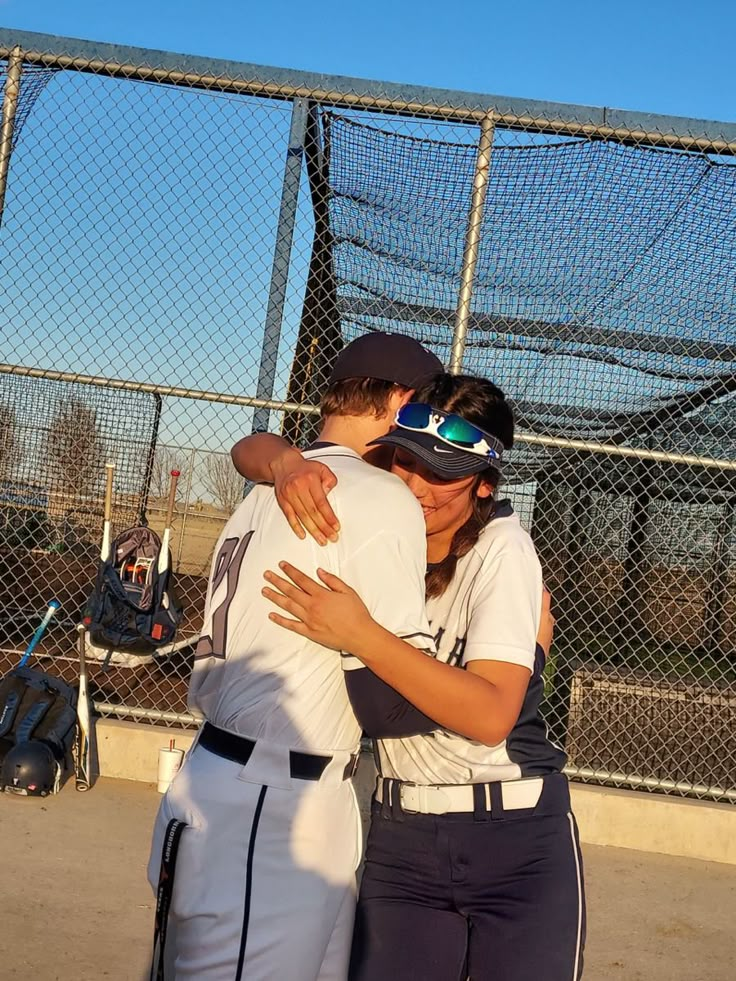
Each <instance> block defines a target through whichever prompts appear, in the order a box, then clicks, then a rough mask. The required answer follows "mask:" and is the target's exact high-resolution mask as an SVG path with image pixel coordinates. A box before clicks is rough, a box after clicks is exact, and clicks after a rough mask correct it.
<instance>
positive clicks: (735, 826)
mask: <svg viewBox="0 0 736 981" xmlns="http://www.w3.org/2000/svg"><path fill="white" fill-rule="evenodd" d="M96 737H97V739H96V741H97V756H98V762H99V772H100V774H101V775H102V776H105V777H117V778H118V779H120V780H140V781H143V782H145V783H155V782H156V779H157V766H158V751H159V749H160V748H162V747H165V746H168V745H169V740H170V739H174V740H175V741H176V746H177V747H178V748H179V749H184V750H187V749H189V747H190V746H191V744H192V740H193V738H194V732H193V731H192V730H184V729H163V728H160V727H157V726H147V725H138V724H136V723H133V722H119V721H117V720H115V719H98V721H97V727H96ZM374 774H375V770H374V768H373V761H372V759H371V758H370V757H365V758H364V759H363V760H362V761H361V767H360V770H359V773H358V777H357V786H358V794H359V797H360V799H361V802H362V803H363V804H364V806H365V804H366V803H367V801H368V798H369V797H370V794H371V791H372V787H373V780H374ZM572 800H573V810H574V811H575V815H576V817H577V820H578V825H579V827H580V837H581V839H582V841H583V842H584V843H587V844H591V845H613V846H615V847H618V848H632V849H636V850H637V851H645V852H655V853H659V854H661V855H676V856H680V857H683V858H696V859H703V860H704V861H708V862H724V863H727V864H731V865H736V806H733V805H731V804H714V803H710V802H706V801H697V800H685V799H683V798H680V797H666V796H664V795H662V794H652V793H644V792H639V791H627V790H613V789H610V790H609V789H608V788H606V787H593V786H586V785H583V784H572Z"/></svg>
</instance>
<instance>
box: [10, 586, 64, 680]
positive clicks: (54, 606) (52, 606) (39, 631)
mask: <svg viewBox="0 0 736 981" xmlns="http://www.w3.org/2000/svg"><path fill="white" fill-rule="evenodd" d="M60 606H61V603H60V602H59V601H58V600H51V602H50V603H49V608H48V610H46V615H45V616H44V618H43V620H42V621H41V622H40V623H39V625H38V627H37V628H36V632H35V634H34V635H33V637H31V642H30V644H29V645H28V647H26V649H25V652H24V654H23V657H22V658H21V659H20V661H19V663H18V667H19V668H22V667H24V666H25V665H26V664H27V663H28V662H29V661H30V659H31V655H32V654H33V652H34V651H35V649H36V647H37V645H38V642H39V640H40V639H41V638H42V637H43V634H44V631H45V630H46V627H48V625H49V624H50V623H51V618H52V617H53V615H54V614H55V613H56V611H57V610H58V609H59V607H60Z"/></svg>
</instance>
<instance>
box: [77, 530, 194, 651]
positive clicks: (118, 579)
mask: <svg viewBox="0 0 736 981" xmlns="http://www.w3.org/2000/svg"><path fill="white" fill-rule="evenodd" d="M182 612H183V611H182V606H181V603H180V602H179V599H178V597H177V595H176V592H175V590H174V588H173V584H172V582H171V555H170V554H169V553H168V550H167V554H166V555H165V556H164V555H162V553H161V539H160V538H159V537H158V535H157V534H156V533H155V532H154V531H151V529H150V528H146V527H143V526H140V527H137V528H129V529H128V530H127V531H124V532H122V534H120V535H118V537H117V538H116V539H115V541H114V542H113V543H112V546H111V548H110V557H109V558H108V559H107V560H106V561H103V562H100V564H99V567H98V569H97V578H96V580H95V588H94V592H93V593H92V595H91V596H90V598H89V600H88V601H87V606H86V608H85V614H84V625H85V627H87V629H88V630H89V638H90V643H92V644H94V645H95V647H101V648H105V649H107V650H109V651H111V652H112V651H113V650H116V651H126V652H129V653H131V654H141V655H150V654H151V652H152V651H155V650H156V648H158V647H163V646H164V645H167V644H171V643H172V641H173V640H174V637H175V635H176V629H177V627H178V626H179V623H180V622H181V618H182Z"/></svg>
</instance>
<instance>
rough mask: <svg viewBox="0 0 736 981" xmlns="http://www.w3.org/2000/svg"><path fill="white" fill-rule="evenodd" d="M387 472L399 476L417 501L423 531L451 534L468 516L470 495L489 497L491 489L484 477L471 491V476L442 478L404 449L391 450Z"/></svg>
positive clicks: (471, 497) (473, 484)
mask: <svg viewBox="0 0 736 981" xmlns="http://www.w3.org/2000/svg"><path fill="white" fill-rule="evenodd" d="M391 472H392V473H395V474H396V476H397V477H401V479H402V480H403V481H404V483H405V484H406V486H407V487H408V488H409V490H410V491H411V492H412V494H413V495H414V497H416V499H417V500H418V501H419V503H420V504H421V506H422V511H423V513H424V521H425V523H426V525H427V535H441V534H442V533H443V532H444V533H447V535H449V536H451V535H453V534H454V533H455V531H457V529H458V528H460V527H461V525H464V524H465V522H466V521H467V520H468V518H469V517H470V515H471V513H472V510H473V499H474V497H475V496H478V497H489V496H490V495H491V494H492V493H493V488H492V487H491V485H490V484H488V483H486V482H485V481H482V482H481V484H480V486H479V487H478V488H477V490H476V491H474V490H473V488H474V486H475V483H476V478H475V477H474V476H471V477H460V478H459V479H458V480H443V479H442V478H441V477H438V476H437V475H436V474H435V473H433V472H432V471H431V470H429V469H428V468H427V467H425V466H424V465H423V464H422V463H421V462H420V461H419V460H417V458H416V457H415V456H413V455H412V454H411V453H407V452H406V451H405V450H400V449H397V450H396V451H395V452H394V459H393V463H392V465H391Z"/></svg>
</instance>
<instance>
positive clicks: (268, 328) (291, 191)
mask: <svg viewBox="0 0 736 981" xmlns="http://www.w3.org/2000/svg"><path fill="white" fill-rule="evenodd" d="M308 112H309V100H307V99H295V100H294V106H293V108H292V110H291V129H290V131H289V146H288V149H287V151H286V165H285V167H284V183H283V186H282V188H281V206H280V208H279V221H278V226H277V228H276V245H275V248H274V256H273V268H272V270H271V285H270V287H269V291H268V306H267V308H266V324H265V328H264V331H263V349H262V351H261V366H260V369H259V372H258V387H257V388H256V396H257V398H262V399H270V398H273V386H274V381H275V379H276V362H277V360H278V356H279V341H280V340H281V325H282V322H283V319H284V303H285V302H286V284H287V281H288V279H289V266H290V264H291V246H292V242H293V240H294V225H295V224H296V209H297V203H298V200H299V183H300V181H301V175H302V157H303V156H304V140H305V137H306V132H307V115H308ZM269 417H270V410H269V409H267V408H265V407H263V408H260V409H256V411H255V412H254V413H253V432H265V431H266V430H267V429H268V420H269Z"/></svg>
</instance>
